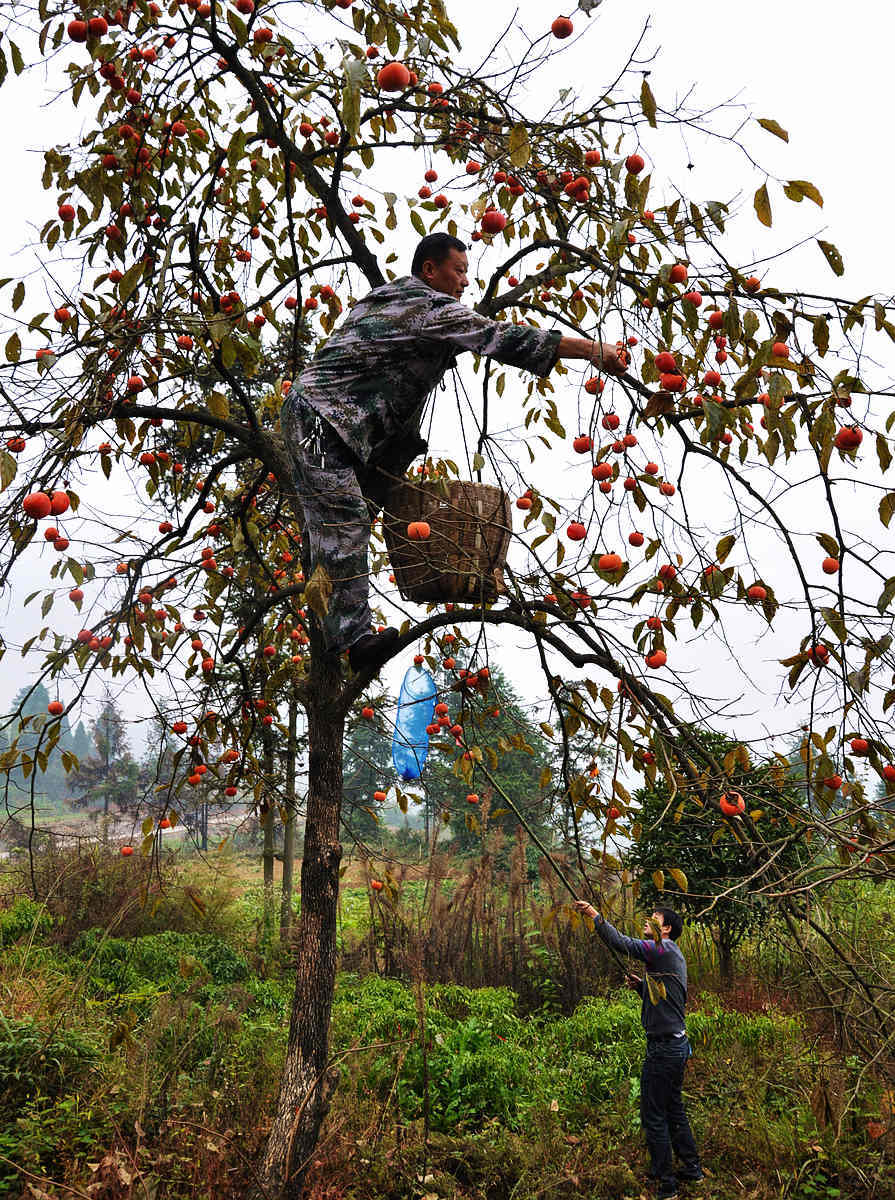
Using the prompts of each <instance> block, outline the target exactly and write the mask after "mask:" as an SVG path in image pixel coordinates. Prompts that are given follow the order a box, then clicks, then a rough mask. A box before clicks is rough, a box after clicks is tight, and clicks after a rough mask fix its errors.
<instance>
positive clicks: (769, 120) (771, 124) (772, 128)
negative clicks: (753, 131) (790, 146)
mask: <svg viewBox="0 0 895 1200" xmlns="http://www.w3.org/2000/svg"><path fill="white" fill-rule="evenodd" d="M758 123H759V125H760V126H761V127H762V129H766V130H767V131H768V133H772V134H773V135H774V137H778V138H780V139H781V140H782V141H784V142H788V141H789V134H788V133H787V132H786V130H785V129H784V128H783V126H782V125H780V124H778V122H777V121H775V120H774V118H773V117H759V118H758Z"/></svg>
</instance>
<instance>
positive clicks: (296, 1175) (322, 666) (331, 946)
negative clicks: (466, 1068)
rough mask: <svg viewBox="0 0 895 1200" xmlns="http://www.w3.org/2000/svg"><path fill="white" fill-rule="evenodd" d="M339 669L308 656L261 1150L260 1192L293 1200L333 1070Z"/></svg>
mask: <svg viewBox="0 0 895 1200" xmlns="http://www.w3.org/2000/svg"><path fill="white" fill-rule="evenodd" d="M340 692H341V675H340V669H339V662H338V659H337V658H336V657H335V656H333V655H325V654H322V653H315V654H313V656H312V668H311V679H310V683H309V686H308V689H307V692H306V693H305V695H304V704H305V708H306V711H307V716H308V742H309V753H308V801H307V815H306V819H305V839H304V856H303V859H302V865H301V915H300V917H299V921H298V930H297V934H296V937H295V943H294V945H295V995H294V998H293V1003H292V1019H291V1022H290V1026H289V1041H288V1045H287V1048H286V1060H285V1062H284V1064H283V1075H282V1079H281V1082H280V1092H279V1096H278V1098H277V1106H276V1113H275V1116H274V1119H273V1125H272V1127H271V1131H270V1136H269V1139H268V1142H267V1146H266V1148H265V1151H264V1157H263V1159H262V1162H261V1165H260V1169H259V1176H260V1184H261V1186H262V1188H263V1192H260V1193H259V1195H265V1196H266V1197H268V1200H269V1198H270V1197H273V1196H276V1197H283V1198H284V1200H298V1197H299V1195H300V1194H301V1187H302V1178H303V1175H304V1171H305V1168H306V1166H307V1160H308V1158H309V1156H310V1155H311V1153H312V1152H313V1150H314V1146H315V1145H316V1143H317V1137H318V1134H319V1131H320V1126H321V1124H322V1122H323V1118H324V1117H325V1115H326V1112H327V1110H328V1108H329V1103H330V1098H331V1096H332V1092H333V1090H334V1088H335V1085H336V1082H337V1079H338V1072H337V1071H336V1070H334V1069H328V1067H327V1063H328V1057H329V1021H330V1012H331V1010H332V999H333V989H334V987H335V977H336V905H337V901H338V895H339V863H340V861H341V857H342V847H341V845H340V843H339V820H340V815H341V806H342V739H343V736H344V728H345V717H344V711H343V709H342V706H341V697H340Z"/></svg>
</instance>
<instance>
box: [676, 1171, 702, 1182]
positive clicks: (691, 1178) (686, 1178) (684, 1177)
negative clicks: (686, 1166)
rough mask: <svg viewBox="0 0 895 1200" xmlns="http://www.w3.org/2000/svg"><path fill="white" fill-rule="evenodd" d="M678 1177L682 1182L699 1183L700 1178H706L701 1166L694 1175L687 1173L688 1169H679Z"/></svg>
mask: <svg viewBox="0 0 895 1200" xmlns="http://www.w3.org/2000/svg"><path fill="white" fill-rule="evenodd" d="M677 1177H678V1179H679V1180H680V1181H681V1183H699V1181H700V1179H705V1174H704V1172H703V1171H702V1169H701V1168H700V1170H698V1171H695V1172H694V1173H693V1174H692V1175H689V1174H687V1172H686V1171H678V1173H677Z"/></svg>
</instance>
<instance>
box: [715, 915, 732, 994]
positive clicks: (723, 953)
mask: <svg viewBox="0 0 895 1200" xmlns="http://www.w3.org/2000/svg"><path fill="white" fill-rule="evenodd" d="M718 965H719V967H720V968H721V982H722V983H730V981H731V979H732V978H733V945H732V944H731V938H730V935H729V933H728V931H727V930H726V929H725V927H724V926H723V925H719V926H718Z"/></svg>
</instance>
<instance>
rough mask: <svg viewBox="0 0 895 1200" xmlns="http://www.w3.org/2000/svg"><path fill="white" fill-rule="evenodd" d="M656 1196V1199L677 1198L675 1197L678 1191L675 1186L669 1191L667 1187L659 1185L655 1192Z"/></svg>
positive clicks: (670, 1199)
mask: <svg viewBox="0 0 895 1200" xmlns="http://www.w3.org/2000/svg"><path fill="white" fill-rule="evenodd" d="M656 1196H657V1197H658V1200H677V1197H678V1196H680V1192H679V1191H678V1190H677V1188H672V1190H671V1191H669V1190H668V1188H663V1187H660V1188H659V1190H658V1192H656Z"/></svg>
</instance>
